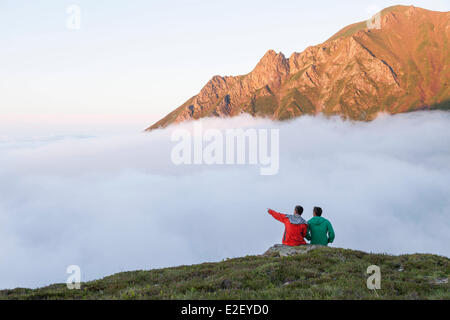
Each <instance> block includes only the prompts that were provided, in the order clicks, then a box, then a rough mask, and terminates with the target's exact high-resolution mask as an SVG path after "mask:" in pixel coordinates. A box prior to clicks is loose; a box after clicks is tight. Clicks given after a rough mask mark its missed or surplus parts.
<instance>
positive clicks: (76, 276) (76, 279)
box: [66, 265, 81, 290]
mask: <svg viewBox="0 0 450 320" xmlns="http://www.w3.org/2000/svg"><path fill="white" fill-rule="evenodd" d="M66 273H68V274H70V276H69V277H68V278H67V280H66V285H67V289H69V290H73V289H81V268H80V267H79V266H77V265H70V266H68V267H67V270H66Z"/></svg>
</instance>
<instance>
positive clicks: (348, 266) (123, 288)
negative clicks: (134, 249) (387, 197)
mask: <svg viewBox="0 0 450 320" xmlns="http://www.w3.org/2000/svg"><path fill="white" fill-rule="evenodd" d="M371 265H377V266H379V267H380V271H381V289H380V290H377V292H374V291H373V290H369V289H368V288H367V278H368V277H369V274H367V268H368V267H369V266H371ZM449 273H450V260H449V259H448V258H446V257H440V256H436V255H430V254H413V255H402V256H390V255H386V254H373V253H365V252H362V251H354V250H346V249H338V248H330V247H317V246H302V247H285V246H274V247H272V248H270V249H269V250H268V251H267V252H266V253H265V254H264V255H260V256H247V257H242V258H235V259H227V260H224V261H222V262H217V263H203V264H199V265H192V266H180V267H174V268H164V269H155V270H149V271H132V272H122V273H117V274H115V275H112V276H109V277H106V278H104V279H101V280H96V281H90V282H85V283H82V284H81V289H80V290H68V289H67V287H66V285H65V284H55V285H51V286H48V287H44V288H40V289H36V290H32V289H14V290H0V300H2V299H33V300H34V299H201V300H203V299H244V300H247V299H263V300H266V299H288V300H291V299H292V300H299V299H300V300H310V299H437V300H440V299H450V290H449V289H450V284H449V282H448V276H449Z"/></svg>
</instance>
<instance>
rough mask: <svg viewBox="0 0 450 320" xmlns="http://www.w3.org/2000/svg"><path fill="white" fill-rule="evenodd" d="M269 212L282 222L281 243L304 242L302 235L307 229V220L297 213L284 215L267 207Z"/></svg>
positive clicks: (303, 235)
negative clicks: (282, 233)
mask: <svg viewBox="0 0 450 320" xmlns="http://www.w3.org/2000/svg"><path fill="white" fill-rule="evenodd" d="M269 213H270V214H271V215H272V217H274V218H275V219H277V220H278V221H281V222H283V223H284V228H285V230H284V235H283V244H284V245H286V246H291V247H295V246H300V245H303V244H306V241H305V239H303V238H304V237H306V232H307V231H308V224H307V222H306V221H305V220H304V219H303V218H302V217H300V216H297V215H286V214H282V213H279V212H276V211H273V210H270V209H269Z"/></svg>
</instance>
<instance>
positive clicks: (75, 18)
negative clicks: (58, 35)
mask: <svg viewBox="0 0 450 320" xmlns="http://www.w3.org/2000/svg"><path fill="white" fill-rule="evenodd" d="M66 13H67V15H68V16H67V19H66V27H67V29H69V30H78V29H80V28H81V8H80V6H78V5H76V4H72V5H70V6H68V7H67V8H66Z"/></svg>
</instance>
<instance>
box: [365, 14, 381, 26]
mask: <svg viewBox="0 0 450 320" xmlns="http://www.w3.org/2000/svg"><path fill="white" fill-rule="evenodd" d="M366 24H367V29H369V30H372V29H381V11H378V12H377V13H375V14H374V15H373V16H372V17H371V18H370V19H368V20H367V21H366Z"/></svg>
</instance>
